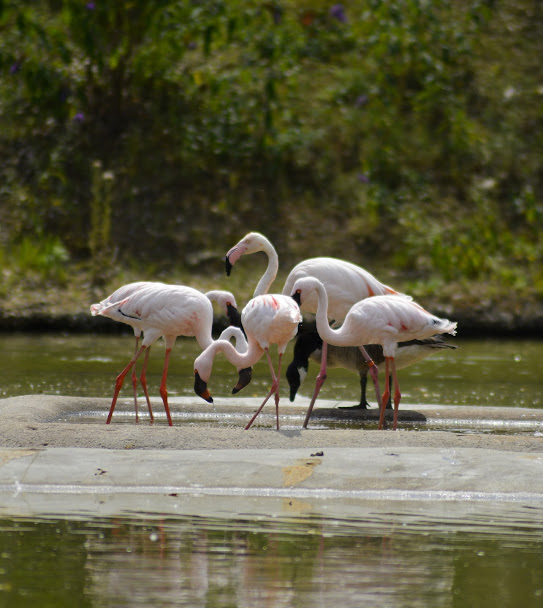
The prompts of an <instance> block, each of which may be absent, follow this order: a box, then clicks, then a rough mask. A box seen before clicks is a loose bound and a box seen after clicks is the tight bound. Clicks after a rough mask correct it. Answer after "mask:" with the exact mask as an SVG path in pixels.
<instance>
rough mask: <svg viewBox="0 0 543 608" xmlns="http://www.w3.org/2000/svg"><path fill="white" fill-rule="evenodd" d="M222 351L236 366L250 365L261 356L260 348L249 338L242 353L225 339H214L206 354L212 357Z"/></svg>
mask: <svg viewBox="0 0 543 608" xmlns="http://www.w3.org/2000/svg"><path fill="white" fill-rule="evenodd" d="M220 352H222V353H223V354H224V356H225V357H226V358H227V359H228V361H229V362H230V363H232V365H235V366H236V367H237V368H244V367H251V366H252V365H254V364H255V363H256V362H257V361H258V360H259V359H260V357H261V356H262V352H263V351H262V349H261V348H260V346H258V344H257V343H256V342H254V341H253V340H249V343H248V346H247V350H246V351H245V352H243V353H240V352H238V351H237V350H236V349H235V348H234V346H233V345H232V344H231V343H230V342H228V341H227V340H216V341H215V342H213V346H212V347H211V348H210V349H209V351H208V355H209V357H210V358H211V359H214V358H215V356H216V355H217V353H220Z"/></svg>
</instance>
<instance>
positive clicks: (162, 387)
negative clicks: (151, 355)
mask: <svg viewBox="0 0 543 608" xmlns="http://www.w3.org/2000/svg"><path fill="white" fill-rule="evenodd" d="M171 352H172V349H171V348H166V356H165V357H164V369H163V370H162V382H161V383H160V396H161V397H162V402H163V403H164V409H165V410H166V418H167V419H168V424H169V425H170V426H173V422H172V417H171V415H170V407H169V405H168V391H167V390H166V380H167V378H168V365H169V362H170V353H171Z"/></svg>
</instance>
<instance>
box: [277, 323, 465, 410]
mask: <svg viewBox="0 0 543 608" xmlns="http://www.w3.org/2000/svg"><path fill="white" fill-rule="evenodd" d="M364 348H365V349H366V352H367V353H368V354H369V355H370V357H371V358H372V360H373V361H374V362H375V364H376V365H381V363H384V361H385V357H384V355H383V348H382V346H380V345H379V344H366V345H365V346H364ZM456 348H458V347H457V346H455V345H454V344H449V343H447V342H445V341H444V339H443V336H440V335H437V336H432V337H431V338H427V339H425V340H410V341H409V342H400V343H399V344H398V352H397V354H396V357H395V360H396V369H397V370H399V369H403V368H405V367H409V366H411V365H413V364H415V363H417V362H419V361H422V360H423V359H426V358H427V357H431V356H432V355H434V354H436V353H437V352H439V351H442V350H444V349H456ZM321 355H322V338H321V337H320V336H319V334H318V332H317V331H306V332H304V333H302V332H300V333H299V334H298V337H297V339H296V344H295V345H294V355H293V360H292V362H291V363H290V364H289V366H288V367H287V372H286V376H287V380H288V383H289V387H290V400H291V401H294V399H295V397H296V393H297V392H298V389H299V388H300V386H301V384H302V382H303V381H304V379H305V377H306V375H307V370H308V367H309V359H313V360H314V361H316V362H317V363H320V362H321ZM327 365H328V367H342V368H344V369H348V370H350V371H352V372H355V373H357V374H358V375H359V377H360V402H359V403H358V405H353V406H349V407H344V408H342V409H366V408H367V407H369V403H368V401H367V399H366V385H367V381H368V369H369V368H368V364H367V362H366V361H365V360H364V357H363V356H362V353H361V352H360V350H359V349H358V348H356V347H354V346H333V345H331V344H329V345H328V361H327ZM380 405H381V404H377V407H380ZM388 407H391V405H390V401H389V402H388V403H387V408H388Z"/></svg>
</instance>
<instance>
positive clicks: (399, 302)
mask: <svg viewBox="0 0 543 608" xmlns="http://www.w3.org/2000/svg"><path fill="white" fill-rule="evenodd" d="M312 293H316V294H317V316H316V321H317V330H318V332H319V335H320V336H321V338H322V339H323V341H325V342H327V343H329V344H334V345H335V346H358V348H361V346H360V345H362V344H380V345H381V346H382V347H383V354H384V356H385V360H386V376H385V392H384V393H383V399H382V402H381V413H380V416H379V428H380V429H381V428H382V427H383V422H384V417H385V407H386V404H387V402H388V398H389V396H390V383H389V375H390V374H391V375H392V378H393V381H394V423H393V428H394V430H396V428H397V425H398V407H399V405H400V399H401V394H400V387H399V384H398V376H397V374H396V366H395V362H394V357H395V355H396V351H397V348H398V342H407V341H409V340H424V339H425V338H429V337H430V336H434V335H436V334H452V335H455V334H456V325H457V324H456V323H454V322H451V321H449V320H448V319H440V318H439V317H436V316H434V315H432V314H430V313H429V312H427V311H425V310H424V309H423V308H422V307H421V306H419V305H418V304H417V303H415V302H413V301H412V300H407V299H405V298H398V297H396V296H375V297H373V298H367V299H366V300H362V301H361V302H357V303H356V304H355V305H354V306H353V307H352V308H351V310H349V312H348V313H347V315H346V317H345V320H344V322H343V325H342V326H341V327H340V328H339V329H332V328H331V327H330V325H329V324H328V316H327V309H328V296H327V294H326V289H325V288H324V285H323V284H322V283H321V282H320V281H319V280H318V279H315V278H313V277H307V278H303V279H298V280H297V281H296V282H295V283H294V285H293V287H292V296H293V297H294V298H295V299H299V300H300V301H301V302H303V301H304V299H305V298H307V297H309V296H310V295H311V294H312ZM311 409H312V408H311V406H310V409H309V410H308V412H307V414H306V418H305V421H304V425H303V426H304V428H306V427H307V423H308V421H309V417H310V416H311Z"/></svg>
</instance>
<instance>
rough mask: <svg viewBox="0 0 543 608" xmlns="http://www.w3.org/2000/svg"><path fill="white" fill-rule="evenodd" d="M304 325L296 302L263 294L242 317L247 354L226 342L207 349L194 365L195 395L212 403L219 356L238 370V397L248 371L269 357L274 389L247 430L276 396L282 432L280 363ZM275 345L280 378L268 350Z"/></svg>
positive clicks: (254, 299) (247, 306)
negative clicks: (212, 378)
mask: <svg viewBox="0 0 543 608" xmlns="http://www.w3.org/2000/svg"><path fill="white" fill-rule="evenodd" d="M301 321H302V314H301V312H300V308H299V306H298V304H296V302H295V301H294V300H293V299H292V298H290V297H289V296H285V295H282V294H264V295H260V296H256V297H255V298H252V299H251V300H249V302H248V303H247V305H246V306H245V308H244V309H243V311H242V313H241V322H242V326H243V329H244V331H245V333H246V335H247V350H246V352H245V353H240V352H237V351H236V350H235V349H234V348H233V346H232V344H230V343H229V342H226V341H224V340H217V341H215V342H213V344H211V345H210V346H208V347H207V348H206V349H205V350H204V351H203V352H202V353H201V354H200V355H199V356H198V357H197V358H196V360H195V361H194V391H195V393H196V394H197V395H199V396H200V397H202V398H203V399H205V400H206V401H208V402H209V403H213V398H212V397H211V395H210V393H209V390H208V388H207V383H208V381H209V378H210V376H211V370H212V368H213V361H214V359H215V356H216V355H217V353H219V352H222V353H224V355H225V356H226V358H227V359H228V361H230V363H232V364H233V365H235V366H236V367H237V368H238V371H239V370H241V371H239V381H238V383H237V384H236V386H235V387H234V388H233V390H232V392H233V393H237V392H238V391H239V390H241V389H242V388H243V387H244V386H247V384H248V383H249V381H250V379H251V378H250V375H249V374H247V372H246V370H247V368H250V367H251V366H253V365H254V364H255V363H256V362H257V361H259V360H260V358H261V357H262V355H263V354H266V358H267V360H268V366H269V368H270V373H271V378H272V385H271V388H270V390H269V392H268V394H267V396H266V398H265V399H264V401H263V402H262V404H261V405H260V407H259V408H258V410H257V411H256V413H255V414H254V416H253V417H252V418H251V420H250V421H249V423H248V424H247V426H246V427H245V430H248V429H250V428H251V425H252V424H253V422H254V420H255V419H256V417H257V416H258V414H260V412H261V411H262V408H263V407H264V406H265V405H266V403H267V401H268V399H269V398H270V397H271V396H272V395H274V399H275V414H276V425H277V430H279V381H280V378H281V359H282V357H283V353H284V352H285V350H286V347H287V344H288V343H289V342H290V340H292V338H294V336H295V335H296V333H297V331H298V325H299V323H300V322H301ZM272 344H276V345H277V352H278V353H279V364H278V367H277V374H275V370H274V367H273V363H272V360H271V356H270V351H269V348H270V346H271V345H272Z"/></svg>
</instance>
